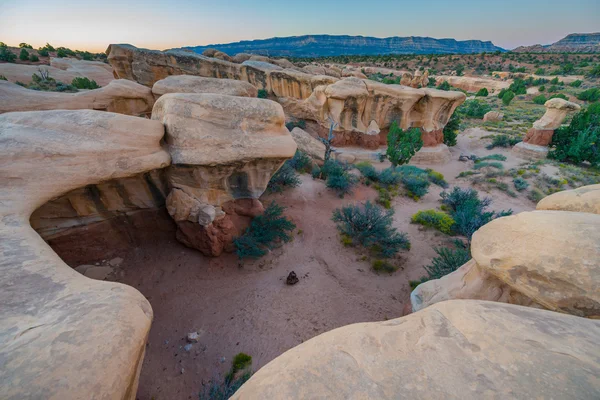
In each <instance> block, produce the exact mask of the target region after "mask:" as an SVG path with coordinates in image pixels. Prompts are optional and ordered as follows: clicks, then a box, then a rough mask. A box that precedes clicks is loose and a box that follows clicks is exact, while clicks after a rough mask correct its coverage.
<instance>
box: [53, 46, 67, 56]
mask: <svg viewBox="0 0 600 400" xmlns="http://www.w3.org/2000/svg"><path fill="white" fill-rule="evenodd" d="M66 56H67V52H66V51H65V50H64V49H63V48H59V49H58V50H57V51H56V57H58V58H64V57H66Z"/></svg>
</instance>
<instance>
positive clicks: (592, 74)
mask: <svg viewBox="0 0 600 400" xmlns="http://www.w3.org/2000/svg"><path fill="white" fill-rule="evenodd" d="M586 76H587V77H588V78H598V77H600V64H596V65H595V66H594V67H592V69H591V70H590V71H589V72H588V73H587V75H586Z"/></svg>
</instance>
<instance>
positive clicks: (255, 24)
mask: <svg viewBox="0 0 600 400" xmlns="http://www.w3.org/2000/svg"><path fill="white" fill-rule="evenodd" d="M0 21H1V23H0V41H3V42H6V43H8V44H11V45H16V44H18V43H19V42H23V41H24V42H28V43H31V44H32V45H34V46H35V47H38V46H41V45H43V44H45V43H46V41H48V42H50V43H51V44H53V45H54V46H66V47H71V48H74V49H75V48H76V49H81V50H84V49H86V50H92V51H103V50H104V49H105V48H106V47H107V45H108V44H110V43H131V44H133V45H136V46H138V47H147V48H153V49H165V48H171V47H180V46H187V45H190V46H191V45H206V44H211V43H228V42H233V41H238V40H251V39H265V38H269V37H273V36H294V35H304V34H321V33H326V34H336V35H341V34H348V35H364V36H376V37H386V36H431V37H434V38H448V37H450V38H455V39H458V40H465V39H480V40H491V41H492V42H494V44H496V45H498V46H501V47H504V48H509V49H511V48H514V47H516V46H518V45H530V44H536V43H542V44H547V43H552V42H554V41H556V40H558V39H560V38H562V37H564V36H565V35H567V34H568V33H582V32H599V31H600V0H570V1H564V0H502V1H493V2H492V1H474V0H453V1H442V0H428V1H418V0H412V1H399V0H395V1H382V0H370V1H365V0H362V1H357V0H344V1H324V0H302V1H275V0H254V1H242V0H229V1H227V0H222V1H205V0H201V1H191V0H171V1H155V0H144V1H142V0H129V1H128V0H119V1H116V0H104V1H102V0H101V1H86V0H58V1H57V0H0Z"/></svg>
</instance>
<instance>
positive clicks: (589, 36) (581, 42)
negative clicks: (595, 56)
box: [512, 32, 600, 53]
mask: <svg viewBox="0 0 600 400" xmlns="http://www.w3.org/2000/svg"><path fill="white" fill-rule="evenodd" d="M512 51H514V52H517V53H598V52H600V32H596V33H571V34H570V35H567V36H565V37H564V38H562V39H560V40H559V41H558V42H555V43H552V44H549V45H545V46H543V45H541V44H536V45H533V46H519V47H517V48H516V49H514V50H512Z"/></svg>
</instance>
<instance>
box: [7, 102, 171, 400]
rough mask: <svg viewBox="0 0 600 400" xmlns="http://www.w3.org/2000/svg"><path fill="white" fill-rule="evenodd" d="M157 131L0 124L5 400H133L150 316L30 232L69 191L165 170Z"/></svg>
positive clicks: (10, 117)
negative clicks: (36, 214)
mask: <svg viewBox="0 0 600 400" xmlns="http://www.w3.org/2000/svg"><path fill="white" fill-rule="evenodd" d="M163 134H164V130H163V127H162V125H161V124H160V123H159V122H157V121H151V120H148V119H143V118H137V117H131V116H126V115H120V114H114V113H108V112H100V111H92V110H77V111H66V110H58V111H38V112H14V113H7V114H3V115H0V187H1V190H0V259H2V263H1V266H0V270H1V271H2V280H1V281H0V303H1V304H2V307H0V321H1V322H0V358H1V359H2V363H3V368H2V370H1V371H0V380H1V381H2V385H0V397H1V398H6V399H13V398H14V399H24V398H31V399H33V398H56V399H67V398H96V399H114V398H119V399H135V395H136V389H137V382H138V376H139V372H140V368H141V366H142V362H143V357H144V351H145V348H146V339H147V336H148V332H149V330H150V323H151V321H152V308H151V307H150V304H149V303H148V301H147V300H146V299H145V298H144V296H142V295H141V294H140V293H139V292H138V291H137V290H136V289H134V288H132V287H129V286H126V285H122V284H117V283H111V282H100V281H95V280H92V279H89V278H86V277H84V276H83V275H81V274H80V273H78V272H77V271H75V270H74V269H72V268H71V267H69V266H68V265H67V264H65V263H64V262H63V261H62V260H61V259H60V258H59V257H58V256H57V255H56V253H54V251H52V249H51V248H50V247H49V246H48V245H47V244H46V243H45V242H44V241H43V240H42V239H41V238H40V236H39V235H38V234H37V233H36V232H35V231H34V230H33V229H32V228H31V226H30V225H29V217H30V215H31V213H32V212H33V211H34V210H35V209H37V208H38V207H39V206H41V205H42V204H44V203H46V202H47V201H49V200H50V199H53V198H56V197H58V196H60V195H61V194H63V193H66V192H68V191H70V190H73V189H76V188H79V187H83V186H86V185H89V184H96V183H100V182H102V181H105V180H109V179H114V178H124V177H128V176H133V175H136V174H139V173H142V172H145V171H150V170H153V169H157V168H164V167H166V166H167V165H168V164H169V162H170V157H169V154H168V153H167V152H166V151H164V150H163V149H162V148H161V147H160V140H161V138H162V137H163Z"/></svg>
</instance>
